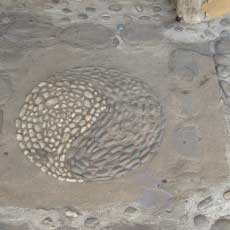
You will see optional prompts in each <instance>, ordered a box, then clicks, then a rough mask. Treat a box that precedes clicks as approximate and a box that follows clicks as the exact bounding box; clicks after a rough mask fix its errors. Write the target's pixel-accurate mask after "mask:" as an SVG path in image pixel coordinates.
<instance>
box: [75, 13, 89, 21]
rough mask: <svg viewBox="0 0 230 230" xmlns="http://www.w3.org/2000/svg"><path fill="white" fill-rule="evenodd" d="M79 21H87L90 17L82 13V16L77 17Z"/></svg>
mask: <svg viewBox="0 0 230 230" xmlns="http://www.w3.org/2000/svg"><path fill="white" fill-rule="evenodd" d="M77 17H78V18H79V19H83V20H86V19H88V18H89V17H88V15H87V14H85V13H80V14H78V16H77Z"/></svg>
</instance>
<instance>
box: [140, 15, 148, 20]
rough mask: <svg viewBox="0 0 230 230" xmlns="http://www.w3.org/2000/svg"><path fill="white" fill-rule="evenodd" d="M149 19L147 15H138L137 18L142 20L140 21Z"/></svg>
mask: <svg viewBox="0 0 230 230" xmlns="http://www.w3.org/2000/svg"><path fill="white" fill-rule="evenodd" d="M150 19H151V17H150V16H148V15H143V16H140V17H139V20H142V21H148V20H150Z"/></svg>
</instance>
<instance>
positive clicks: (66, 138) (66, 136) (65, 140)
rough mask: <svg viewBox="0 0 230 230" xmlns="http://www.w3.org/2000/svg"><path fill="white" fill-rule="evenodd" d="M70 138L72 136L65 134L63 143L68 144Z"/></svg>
mask: <svg viewBox="0 0 230 230" xmlns="http://www.w3.org/2000/svg"><path fill="white" fill-rule="evenodd" d="M69 138H70V134H69V133H64V135H63V137H62V141H63V142H64V143H66V142H67V141H68V140H69Z"/></svg>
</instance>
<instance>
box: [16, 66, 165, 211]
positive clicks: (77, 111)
mask: <svg viewBox="0 0 230 230" xmlns="http://www.w3.org/2000/svg"><path fill="white" fill-rule="evenodd" d="M58 91H60V92H61V95H60V96H56V93H57V92H58ZM28 95H29V96H27V97H26V99H25V103H24V105H22V108H21V111H20V112H19V117H18V118H17V120H16V128H17V134H16V135H17V136H16V139H17V141H18V142H19V147H20V148H21V150H22V151H23V152H24V153H26V154H25V155H26V156H27V157H28V159H29V160H30V161H31V162H33V163H34V165H36V166H37V167H40V168H41V170H42V171H44V172H47V173H48V175H52V176H54V177H55V178H58V179H59V180H61V181H63V180H65V181H67V182H88V181H99V180H109V179H112V178H114V177H119V176H122V175H124V174H125V173H126V172H128V171H130V170H134V169H136V168H137V167H139V166H141V165H142V164H143V163H144V162H145V161H147V160H149V159H151V156H152V154H153V153H155V152H156V151H157V150H158V148H159V145H160V143H161V139H162V134H163V129H164V122H163V121H164V119H163V114H162V108H161V105H160V103H159V101H158V98H157V97H156V96H155V94H154V92H153V91H152V89H151V88H150V87H149V86H148V85H147V84H145V83H144V82H142V81H140V80H138V79H137V78H135V77H131V76H128V75H127V74H124V73H122V72H120V71H119V70H116V69H105V68H103V67H82V68H77V67H76V68H72V69H68V70H66V71H63V72H62V73H58V74H54V75H53V76H52V77H50V78H48V79H47V80H46V81H44V82H41V83H40V84H39V86H38V87H35V90H34V89H33V90H32V91H31V93H29V94H28ZM124 95H125V97H124ZM38 98H39V99H38ZM134 101H135V107H134ZM70 102H72V103H70ZM31 105H32V108H35V107H36V106H37V107H38V106H42V107H43V109H42V110H39V109H38V110H37V111H36V113H35V112H33V113H32V112H31V108H30V107H31ZM63 105H65V106H63ZM134 108H135V109H134ZM143 108H145V109H143ZM131 118H132V119H131ZM131 153H133V154H131ZM146 159H147V160H146ZM134 209H135V208H132V207H129V208H128V209H127V210H126V212H129V213H131V212H134V211H135V210H134Z"/></svg>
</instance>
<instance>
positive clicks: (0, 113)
mask: <svg viewBox="0 0 230 230" xmlns="http://www.w3.org/2000/svg"><path fill="white" fill-rule="evenodd" d="M3 118H4V117H3V110H2V109H0V134H1V133H2V128H3Z"/></svg>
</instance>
